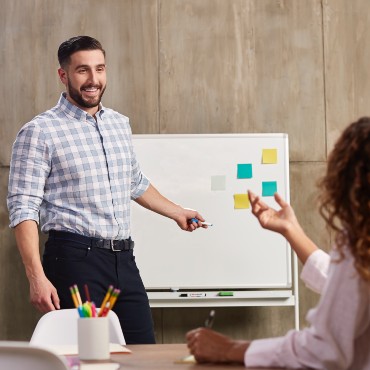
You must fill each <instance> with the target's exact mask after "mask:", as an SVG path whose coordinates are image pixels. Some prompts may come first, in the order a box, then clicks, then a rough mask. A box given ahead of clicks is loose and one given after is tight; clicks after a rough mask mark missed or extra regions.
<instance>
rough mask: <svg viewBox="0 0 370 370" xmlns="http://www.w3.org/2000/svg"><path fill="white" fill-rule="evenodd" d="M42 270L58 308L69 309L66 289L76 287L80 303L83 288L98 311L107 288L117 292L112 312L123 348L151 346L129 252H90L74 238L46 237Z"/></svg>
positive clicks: (149, 321) (147, 316) (142, 294)
mask: <svg viewBox="0 0 370 370" xmlns="http://www.w3.org/2000/svg"><path fill="white" fill-rule="evenodd" d="M43 267H44V271H45V274H46V276H47V278H48V279H49V280H50V281H51V283H52V284H53V285H54V286H55V288H56V289H57V292H58V296H59V299H60V306H61V308H73V307H74V305H73V301H72V297H71V293H70V290H69V287H70V286H72V285H74V284H77V285H78V287H79V290H80V294H81V298H82V301H85V300H86V297H85V294H84V285H85V284H87V285H88V288H89V292H90V297H91V300H92V301H93V302H95V304H96V306H97V307H100V305H101V303H102V301H103V299H104V296H105V294H106V292H107V289H108V286H109V285H113V286H114V287H115V288H118V289H120V290H121V293H120V295H119V296H118V299H117V301H116V303H115V305H114V308H113V311H114V312H115V313H116V314H117V316H118V318H119V320H120V323H121V327H122V331H123V334H124V337H125V340H126V343H127V344H148V343H155V339H154V331H153V320H152V315H151V311H150V307H149V301H148V296H147V294H146V291H145V288H144V285H143V282H142V280H141V277H140V274H139V270H138V268H137V266H136V262H135V256H134V255H133V250H129V251H122V252H113V251H111V250H109V249H100V248H93V247H91V245H89V244H88V243H87V242H85V241H84V240H81V238H79V237H78V236H76V234H72V233H67V235H63V237H58V236H54V235H52V236H49V239H48V241H47V242H46V244H45V251H44V255H43Z"/></svg>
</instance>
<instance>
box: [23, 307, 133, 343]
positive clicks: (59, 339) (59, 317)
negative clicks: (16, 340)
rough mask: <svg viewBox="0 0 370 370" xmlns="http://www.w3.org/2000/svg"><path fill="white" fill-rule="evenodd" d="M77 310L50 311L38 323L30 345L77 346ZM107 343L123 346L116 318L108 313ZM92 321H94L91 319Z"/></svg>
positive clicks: (123, 341) (122, 338) (122, 337)
mask: <svg viewBox="0 0 370 370" xmlns="http://www.w3.org/2000/svg"><path fill="white" fill-rule="evenodd" d="M78 317H79V316H78V312H77V309H75V308H71V309H61V310H55V311H50V312H48V313H46V314H45V315H43V316H42V317H41V318H40V320H39V321H38V323H37V325H36V327H35V330H34V332H33V334H32V337H31V340H30V343H31V344H32V345H40V346H42V345H51V346H54V345H77V319H78ZM108 318H109V341H110V342H111V343H119V344H121V345H125V344H126V341H125V338H124V336H123V333H122V329H121V325H120V322H119V320H118V316H117V315H116V313H115V312H113V311H109V314H108ZM91 320H94V319H91Z"/></svg>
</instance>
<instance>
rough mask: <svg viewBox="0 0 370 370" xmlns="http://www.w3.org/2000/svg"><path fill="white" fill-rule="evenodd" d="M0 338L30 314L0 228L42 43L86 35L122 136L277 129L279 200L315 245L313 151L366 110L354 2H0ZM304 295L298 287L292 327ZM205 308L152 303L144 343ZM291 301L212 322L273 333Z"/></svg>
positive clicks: (18, 332) (317, 162) (199, 318)
mask: <svg viewBox="0 0 370 370" xmlns="http://www.w3.org/2000/svg"><path fill="white" fill-rule="evenodd" d="M0 5H1V12H0V27H1V29H0V65H1V66H2V71H3V73H2V83H1V87H0V89H1V99H0V112H1V114H0V228H1V234H0V265H1V268H0V284H1V289H0V307H1V308H0V339H17V340H27V339H29V338H30V335H31V333H32V331H33V328H34V325H35V323H36V321H37V319H38V318H39V316H40V314H39V313H38V312H36V310H35V309H34V308H33V307H32V306H31V305H30V304H29V299H28V295H29V287H28V282H27V279H26V277H25V273H24V269H23V265H22V262H21V260H20V257H19V253H18V251H17V248H16V245H15V241H14V236H13V233H12V231H11V230H9V228H8V214H7V209H6V202H5V199H6V193H7V182H8V173H9V160H10V153H11V146H12V142H13V141H14V138H15V135H16V133H17V131H18V130H19V129H20V127H21V126H22V125H23V124H24V123H25V122H27V121H28V120H30V119H31V118H32V117H33V116H35V115H36V114H38V113H39V112H42V111H44V110H46V109H48V108H50V107H52V106H54V105H55V103H56V101H57V99H58V98H59V94H60V92H61V90H62V88H63V86H62V85H61V84H60V82H59V80H58V77H57V72H56V69H57V67H58V64H57V58H56V52H57V48H58V46H59V44H60V43H61V42H62V41H64V40H65V39H67V38H69V37H71V36H74V35H78V34H88V35H91V36H93V37H96V38H97V39H98V40H100V41H101V42H102V44H103V46H104V47H105V49H106V51H107V65H108V84H109V85H108V88H107V91H106V93H105V96H104V104H105V105H106V106H109V107H111V108H113V109H116V110H118V111H120V112H122V113H124V114H125V115H128V116H129V117H130V119H131V125H132V130H133V132H134V133H193V134H196V133H248V132H286V133H288V134H289V139H290V161H291V179H290V181H291V203H292V205H293V206H294V208H295V209H296V213H297V215H298V217H299V219H300V220H301V222H302V224H303V226H304V228H305V229H306V231H307V233H308V234H309V235H310V236H311V237H312V238H313V239H314V241H315V242H316V243H318V244H319V245H320V246H322V247H323V248H324V249H327V248H328V247H329V245H330V235H329V234H328V232H327V231H326V229H325V226H324V223H323V221H322V220H321V219H320V218H319V216H318V213H317V207H316V203H315V199H316V192H317V189H316V187H315V184H316V180H317V179H318V178H319V177H320V176H321V175H322V174H323V172H324V170H325V162H326V158H327V153H328V151H329V150H330V148H331V147H332V145H333V142H334V140H335V139H336V138H337V136H338V134H339V133H340V131H341V130H342V129H343V127H345V126H346V125H347V124H348V123H349V122H350V121H352V120H355V119H357V118H358V117H359V116H362V115H366V114H369V113H368V110H367V109H366V108H367V105H368V101H369V98H370V89H369V84H370V79H369V78H368V74H369V73H370V72H369V68H368V60H369V59H368V58H367V56H368V55H369V54H370V20H369V17H370V16H369V14H370V12H369V3H368V1H367V0H352V1H347V0H131V1H130V0H103V1H102V0H99V1H98V0H79V1H75V0H64V1H59V0H0ZM317 300H318V296H317V295H316V294H314V293H312V292H310V291H308V290H307V289H306V288H305V287H304V286H302V285H301V286H300V301H301V324H302V326H304V325H305V321H304V317H305V314H306V312H307V310H308V309H309V308H310V307H312V306H313V305H315V303H316V302H317ZM207 311H208V310H207V309H204V308H192V309H183V308H181V309H154V310H153V316H154V320H155V328H156V335H157V339H158V342H165V343H171V342H183V341H184V334H185V332H186V331H187V330H189V329H190V328H193V327H195V326H198V325H200V324H202V323H203V321H204V318H205V317H206V315H207V313H208V312H207ZM293 326H294V317H293V309H292V308H291V307H281V308H279V307H264V308H258V307H256V308H220V309H217V320H216V322H215V329H217V330H221V331H223V332H224V333H227V334H230V335H232V336H234V337H236V338H242V337H244V338H256V337H264V336H270V335H274V336H275V335H282V334H284V333H285V332H286V331H287V330H288V329H291V328H292V327H293Z"/></svg>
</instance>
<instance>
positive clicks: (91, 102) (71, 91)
mask: <svg viewBox="0 0 370 370" xmlns="http://www.w3.org/2000/svg"><path fill="white" fill-rule="evenodd" d="M88 87H96V88H98V89H100V94H99V95H98V96H96V97H95V98H91V99H88V100H86V99H84V98H83V97H82V93H81V92H80V91H79V90H77V89H75V88H74V87H73V86H72V84H71V83H70V81H68V95H69V96H70V97H71V98H72V99H73V100H74V101H75V102H76V103H77V104H78V105H79V106H80V107H84V108H94V107H97V106H98V105H99V104H100V101H101V98H102V96H103V94H104V91H105V88H106V86H104V88H103V89H102V88H101V87H102V86H101V85H87V86H81V89H83V88H88Z"/></svg>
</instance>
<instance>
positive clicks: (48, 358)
mask: <svg viewBox="0 0 370 370" xmlns="http://www.w3.org/2000/svg"><path fill="white" fill-rule="evenodd" d="M0 369H1V370H51V369H52V370H68V369H69V367H68V365H67V362H66V360H65V359H64V358H63V357H59V356H57V355H56V354H54V353H53V352H50V351H48V350H46V349H42V348H36V347H32V346H30V344H29V343H28V342H15V341H0Z"/></svg>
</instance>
